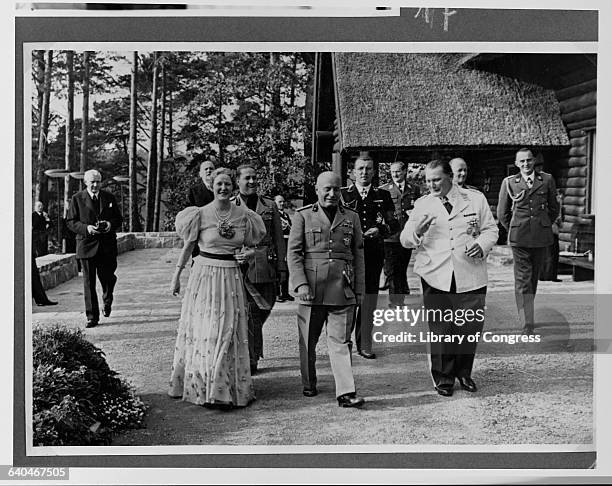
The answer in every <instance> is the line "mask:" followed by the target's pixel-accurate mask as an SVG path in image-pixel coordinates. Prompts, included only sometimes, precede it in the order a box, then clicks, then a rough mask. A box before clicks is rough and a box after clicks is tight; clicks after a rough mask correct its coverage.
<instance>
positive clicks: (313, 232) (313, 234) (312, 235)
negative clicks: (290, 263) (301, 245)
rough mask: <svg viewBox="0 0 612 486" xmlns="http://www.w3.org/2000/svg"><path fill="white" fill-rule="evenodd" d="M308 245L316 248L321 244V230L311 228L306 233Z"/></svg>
mask: <svg viewBox="0 0 612 486" xmlns="http://www.w3.org/2000/svg"><path fill="white" fill-rule="evenodd" d="M306 243H308V245H310V246H316V245H318V244H319V243H321V228H311V229H309V230H307V231H306Z"/></svg>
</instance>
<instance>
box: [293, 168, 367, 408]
mask: <svg viewBox="0 0 612 486" xmlns="http://www.w3.org/2000/svg"><path fill="white" fill-rule="evenodd" d="M316 193H317V202H316V203H315V204H311V205H308V206H304V207H303V208H300V209H298V210H297V211H296V213H295V215H294V217H293V225H292V226H291V233H290V234H289V245H288V252H287V261H288V263H289V278H290V285H291V288H292V289H293V290H294V291H295V292H296V293H297V296H298V331H299V336H300V370H301V374H302V384H303V385H304V390H303V393H304V396H306V397H314V396H315V395H317V394H318V390H317V374H316V369H315V361H316V347H317V342H318V340H319V336H320V335H321V331H322V329H323V326H324V325H325V324H326V323H327V349H328V352H329V361H330V363H331V368H332V373H333V375H334V380H335V382H336V398H337V400H338V405H339V406H341V407H345V408H346V407H360V406H361V405H363V403H364V400H363V399H362V398H358V397H357V396H356V393H355V382H354V380H353V372H352V370H351V327H352V322H353V316H354V313H355V305H356V304H359V303H360V302H361V299H362V297H363V292H364V260H363V240H362V234H361V226H360V224H359V217H358V216H357V214H356V213H355V212H353V211H351V210H350V209H347V208H344V207H342V205H340V204H339V200H340V177H339V176H338V175H336V174H334V173H333V172H323V173H322V174H320V175H319V177H318V178H317V184H316Z"/></svg>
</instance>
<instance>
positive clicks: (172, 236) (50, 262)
mask: <svg viewBox="0 0 612 486" xmlns="http://www.w3.org/2000/svg"><path fill="white" fill-rule="evenodd" d="M182 247H183V240H182V239H181V238H179V236H178V235H177V234H176V233H175V232H173V231H170V232H155V233H153V232H151V233H145V232H142V233H118V234H117V250H118V251H119V253H125V252H126V251H131V250H140V249H144V248H182ZM36 265H37V266H38V271H39V273H40V280H41V282H42V285H43V287H44V288H45V290H47V289H52V288H53V287H56V286H57V285H59V284H61V283H63V282H66V281H67V280H70V279H71V278H74V277H76V276H77V275H78V265H77V259H76V255H75V254H74V253H67V254H63V255H45V256H44V257H39V258H37V259H36Z"/></svg>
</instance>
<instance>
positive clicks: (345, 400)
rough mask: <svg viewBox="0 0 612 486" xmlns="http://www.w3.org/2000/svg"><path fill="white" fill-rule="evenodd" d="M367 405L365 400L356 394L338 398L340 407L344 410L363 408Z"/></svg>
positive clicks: (347, 394)
mask: <svg viewBox="0 0 612 486" xmlns="http://www.w3.org/2000/svg"><path fill="white" fill-rule="evenodd" d="M364 403H365V400H364V399H363V398H358V397H356V396H355V394H354V393H345V394H344V395H340V396H339V397H338V406H339V407H343V408H351V407H361V406H362V405H363V404H364Z"/></svg>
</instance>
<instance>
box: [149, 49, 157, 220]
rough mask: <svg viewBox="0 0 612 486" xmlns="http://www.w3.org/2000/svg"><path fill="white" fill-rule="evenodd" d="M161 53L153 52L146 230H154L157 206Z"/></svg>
mask: <svg viewBox="0 0 612 486" xmlns="http://www.w3.org/2000/svg"><path fill="white" fill-rule="evenodd" d="M158 57H159V54H158V52H157V51H156V52H155V53H154V54H153V74H152V77H153V87H152V88H151V132H150V133H151V136H150V140H149V164H148V167H147V226H146V231H153V213H154V208H155V182H156V181H155V178H156V176H157V60H158Z"/></svg>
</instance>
